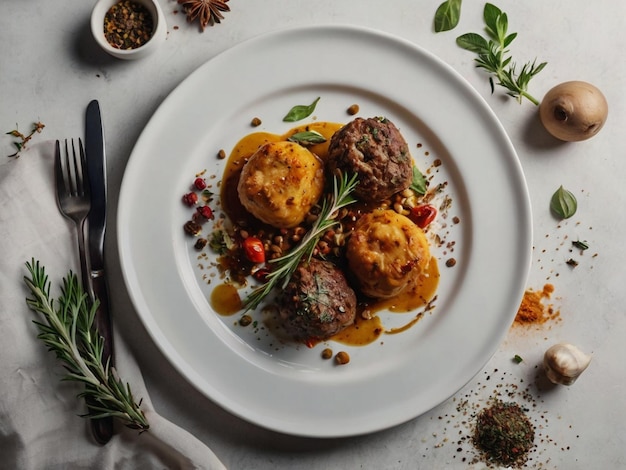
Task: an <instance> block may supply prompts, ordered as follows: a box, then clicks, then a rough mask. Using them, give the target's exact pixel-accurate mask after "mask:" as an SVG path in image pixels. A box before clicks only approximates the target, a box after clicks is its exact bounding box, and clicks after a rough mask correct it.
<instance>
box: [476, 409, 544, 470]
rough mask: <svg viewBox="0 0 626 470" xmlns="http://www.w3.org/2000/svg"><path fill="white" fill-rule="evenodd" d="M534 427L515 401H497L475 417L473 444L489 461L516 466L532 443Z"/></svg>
mask: <svg viewBox="0 0 626 470" xmlns="http://www.w3.org/2000/svg"><path fill="white" fill-rule="evenodd" d="M534 439H535V429H534V427H533V425H532V423H531V422H530V419H528V417H527V416H526V414H525V413H524V410H523V409H522V408H521V407H520V406H519V405H518V404H517V403H513V402H510V403H504V402H502V401H499V400H496V401H495V403H493V404H492V405H491V406H490V407H488V408H485V409H483V410H482V411H481V412H480V413H479V414H478V416H477V420H476V429H475V431H474V436H473V443H474V445H475V446H476V447H477V448H478V449H479V450H480V451H481V452H483V453H484V455H485V459H486V460H487V461H489V462H491V463H495V464H497V465H502V466H506V467H510V466H513V467H516V468H517V467H519V466H521V465H523V464H524V463H525V462H526V460H527V459H528V452H529V451H530V450H531V449H532V448H533V446H534Z"/></svg>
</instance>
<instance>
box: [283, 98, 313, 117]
mask: <svg viewBox="0 0 626 470" xmlns="http://www.w3.org/2000/svg"><path fill="white" fill-rule="evenodd" d="M319 100H320V97H319V96H318V97H317V98H316V99H315V101H313V103H311V104H309V105H303V104H299V105H297V106H294V107H293V108H291V109H290V110H289V112H288V113H287V114H286V115H285V117H284V118H283V121H284V122H296V121H300V120H302V119H304V118H307V117H309V116H310V115H311V114H313V111H315V106H316V105H317V102H318V101H319Z"/></svg>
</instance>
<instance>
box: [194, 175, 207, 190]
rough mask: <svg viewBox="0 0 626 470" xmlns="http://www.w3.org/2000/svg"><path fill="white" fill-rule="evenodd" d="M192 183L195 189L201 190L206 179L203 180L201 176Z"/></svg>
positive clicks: (204, 185)
mask: <svg viewBox="0 0 626 470" xmlns="http://www.w3.org/2000/svg"><path fill="white" fill-rule="evenodd" d="M193 185H194V186H195V187H196V189H198V190H200V191H202V190H203V189H204V188H206V181H204V179H203V178H196V179H195V181H194V182H193Z"/></svg>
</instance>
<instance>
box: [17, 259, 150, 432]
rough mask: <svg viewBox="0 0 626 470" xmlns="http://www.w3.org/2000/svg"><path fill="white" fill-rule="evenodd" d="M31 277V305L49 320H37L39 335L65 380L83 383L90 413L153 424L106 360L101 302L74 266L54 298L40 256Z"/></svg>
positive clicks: (32, 266)
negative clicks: (97, 322)
mask: <svg viewBox="0 0 626 470" xmlns="http://www.w3.org/2000/svg"><path fill="white" fill-rule="evenodd" d="M26 267H27V268H28V271H29V273H30V277H27V276H24V282H25V284H26V286H27V287H28V289H29V290H30V293H31V295H32V297H28V298H26V304H27V305H28V306H29V307H30V309H31V310H33V311H35V312H36V313H39V314H40V315H41V316H42V317H43V320H44V321H38V320H33V323H34V324H35V325H36V326H37V328H38V330H39V335H38V338H39V339H41V340H42V341H43V343H44V344H45V345H46V346H47V347H48V350H50V351H52V352H54V353H55V355H56V357H57V358H58V359H59V360H61V361H62V362H63V363H64V364H63V365H64V366H65V368H66V370H67V374H66V375H65V377H64V378H63V380H69V381H73V382H79V383H83V384H84V386H85V389H84V391H83V392H82V393H80V394H79V395H78V396H79V397H82V398H86V399H88V400H87V403H88V404H87V409H88V413H87V414H85V415H83V416H86V417H89V418H94V419H95V418H100V417H105V416H113V417H115V418H118V419H119V420H121V421H122V422H123V423H124V424H125V425H126V426H128V427H129V428H132V429H140V430H142V431H145V430H147V429H148V428H149V427H150V425H149V424H148V422H147V420H146V417H145V416H144V414H143V411H141V409H140V408H139V406H140V403H141V401H140V403H139V404H138V403H136V402H135V399H134V398H133V395H132V393H131V391H130V386H129V385H128V384H124V383H123V382H122V381H121V380H120V379H119V377H117V372H116V370H115V368H113V367H111V365H110V363H109V362H108V361H107V362H106V364H103V362H102V350H103V347H104V339H103V338H102V336H100V334H99V333H98V332H97V330H96V328H95V325H94V319H95V312H96V310H97V308H98V301H97V300H96V301H94V302H91V301H90V300H89V298H88V296H87V294H86V293H85V292H84V290H83V287H82V286H81V285H80V283H79V282H78V279H77V277H76V275H75V274H74V273H72V272H71V271H70V272H69V273H68V275H67V276H66V277H65V278H64V279H63V285H62V288H61V296H60V297H59V298H58V299H57V302H55V300H54V299H52V298H51V297H50V282H49V280H48V275H47V274H46V271H45V268H44V267H43V266H40V264H39V261H35V260H34V259H32V260H31V262H30V263H28V262H27V263H26Z"/></svg>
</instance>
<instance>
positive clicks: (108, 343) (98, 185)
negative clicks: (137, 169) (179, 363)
mask: <svg viewBox="0 0 626 470" xmlns="http://www.w3.org/2000/svg"><path fill="white" fill-rule="evenodd" d="M85 155H86V163H87V174H88V179H89V185H90V188H91V211H90V212H89V216H88V218H87V223H88V256H89V265H90V266H89V269H90V276H89V277H90V285H89V286H88V287H87V289H88V291H89V293H90V294H91V296H92V298H94V299H98V301H99V302H100V305H99V307H98V310H97V311H96V316H95V324H96V328H97V329H98V332H99V333H100V336H102V337H103V338H104V347H103V352H102V361H103V363H105V364H106V362H107V361H109V363H110V365H111V366H113V365H114V358H113V332H112V328H111V317H110V312H109V296H108V288H107V282H106V276H105V269H104V236H105V232H106V209H107V178H106V152H105V143H104V128H103V126H102V117H101V115H100V105H99V103H98V101H97V100H93V101H91V102H90V103H89V105H88V106H87V113H86V124H85ZM91 423H92V431H93V434H94V437H95V439H96V440H97V441H98V442H99V443H100V444H106V443H107V442H108V441H109V440H110V439H111V436H112V435H113V420H112V418H110V417H109V418H102V419H92V420H91Z"/></svg>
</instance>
